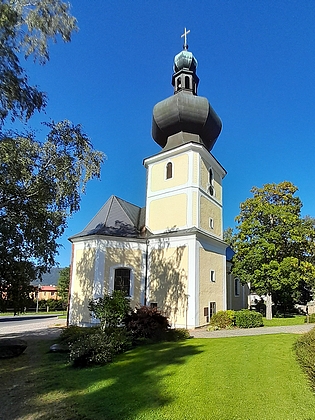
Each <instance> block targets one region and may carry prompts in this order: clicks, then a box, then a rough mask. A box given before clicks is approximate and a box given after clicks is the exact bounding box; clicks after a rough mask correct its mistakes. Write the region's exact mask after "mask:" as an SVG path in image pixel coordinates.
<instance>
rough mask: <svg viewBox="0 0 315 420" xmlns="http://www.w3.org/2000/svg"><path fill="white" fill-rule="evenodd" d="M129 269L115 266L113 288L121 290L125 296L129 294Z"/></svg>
mask: <svg viewBox="0 0 315 420" xmlns="http://www.w3.org/2000/svg"><path fill="white" fill-rule="evenodd" d="M130 271H131V270H130V269H129V268H116V270H115V278H114V290H120V291H122V292H123V293H124V294H125V295H126V296H130Z"/></svg>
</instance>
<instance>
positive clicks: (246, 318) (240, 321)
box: [235, 309, 264, 328]
mask: <svg viewBox="0 0 315 420" xmlns="http://www.w3.org/2000/svg"><path fill="white" fill-rule="evenodd" d="M263 325H264V323H263V318H262V314H261V313H259V312H256V311H250V310H249V309H241V310H240V311H236V312H235V326H236V327H238V328H255V327H262V326H263Z"/></svg>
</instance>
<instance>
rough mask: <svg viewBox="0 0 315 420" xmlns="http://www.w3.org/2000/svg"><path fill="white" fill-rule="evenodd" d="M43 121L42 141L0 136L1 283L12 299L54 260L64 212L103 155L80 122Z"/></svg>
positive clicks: (66, 214)
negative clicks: (46, 131)
mask: <svg viewBox="0 0 315 420" xmlns="http://www.w3.org/2000/svg"><path fill="white" fill-rule="evenodd" d="M48 126H49V128H50V132H49V134H48V136H47V139H46V142H45V143H39V142H38V141H36V140H35V138H34V137H33V135H32V134H29V135H28V136H26V137H20V136H18V137H15V138H12V137H4V138H0V161H1V166H0V284H1V287H2V288H3V289H4V290H7V291H8V293H12V294H14V295H15V300H18V296H19V295H20V296H22V295H23V294H24V295H25V293H26V289H27V287H28V286H29V283H30V282H31V281H33V280H35V279H36V278H37V277H39V276H40V275H41V273H43V272H45V271H47V270H48V269H49V268H50V267H51V266H53V265H54V260H55V256H56V255H57V251H58V243H57V240H58V238H59V237H60V235H62V233H63V232H64V229H65V227H66V222H67V217H69V216H70V215H72V214H73V213H74V212H75V211H77V210H78V209H79V205H80V195H81V193H82V192H83V191H84V188H85V185H86V183H87V182H88V181H89V180H90V179H92V178H98V177H99V176H100V166H101V163H102V161H103V153H101V152H97V151H95V150H93V147H92V145H91V142H90V140H89V139H88V137H87V136H86V134H85V133H83V132H82V130H81V127H80V126H79V125H77V126H75V125H73V124H71V123H70V122H69V121H64V122H61V123H56V124H55V123H51V124H48ZM11 291H12V292H11Z"/></svg>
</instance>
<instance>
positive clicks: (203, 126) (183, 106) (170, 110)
mask: <svg viewBox="0 0 315 420" xmlns="http://www.w3.org/2000/svg"><path fill="white" fill-rule="evenodd" d="M221 128H222V123H221V120H220V118H219V117H218V115H217V114H216V113H215V111H214V109H213V108H212V107H211V105H210V104H209V102H208V100H207V98H203V97H201V96H194V95H191V94H189V93H187V92H185V91H181V92H178V93H177V94H176V95H174V96H171V97H169V98H167V99H164V101H161V102H159V103H157V104H156V105H155V107H154V109H153V121H152V137H153V139H154V140H155V141H156V143H158V144H159V145H160V146H161V147H162V148H164V147H165V146H166V144H167V143H168V139H169V137H171V136H174V135H175V134H177V133H181V132H182V133H185V134H186V136H184V137H182V139H183V140H182V141H181V142H182V143H185V142H189V141H195V142H198V143H202V144H203V145H204V146H205V147H206V148H207V149H208V150H209V151H210V150H211V149H212V148H213V146H214V144H215V141H216V139H217V137H218V136H219V134H220V132H221ZM189 134H193V135H197V136H198V137H196V136H189ZM184 139H185V140H184ZM178 144H179V143H178V141H177V142H176V144H175V143H173V144H168V148H169V147H175V146H177V145H178Z"/></svg>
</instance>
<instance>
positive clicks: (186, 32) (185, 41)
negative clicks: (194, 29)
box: [181, 28, 190, 50]
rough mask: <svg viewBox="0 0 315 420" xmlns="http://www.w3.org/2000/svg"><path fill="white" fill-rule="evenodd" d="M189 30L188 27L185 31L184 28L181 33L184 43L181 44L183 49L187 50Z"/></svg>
mask: <svg viewBox="0 0 315 420" xmlns="http://www.w3.org/2000/svg"><path fill="white" fill-rule="evenodd" d="M189 32H190V29H189V30H188V31H187V30H186V28H185V30H184V33H183V35H181V38H184V45H183V48H184V50H188V44H187V35H188V34H189Z"/></svg>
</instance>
